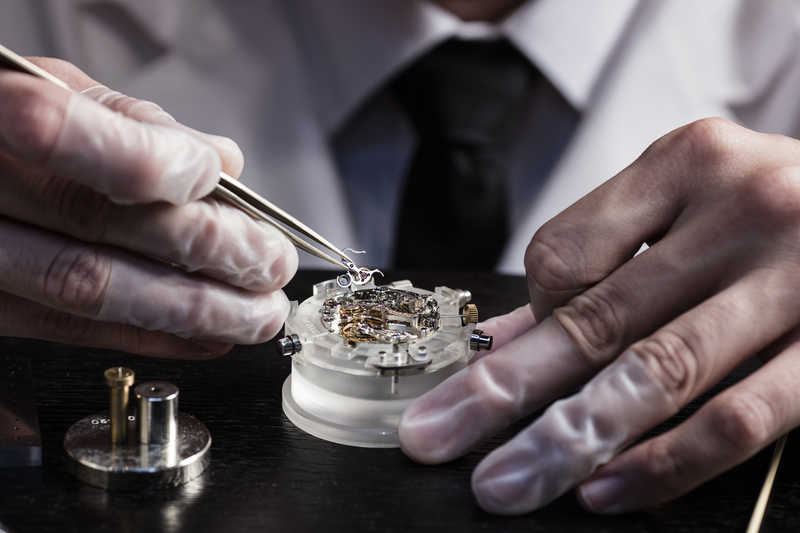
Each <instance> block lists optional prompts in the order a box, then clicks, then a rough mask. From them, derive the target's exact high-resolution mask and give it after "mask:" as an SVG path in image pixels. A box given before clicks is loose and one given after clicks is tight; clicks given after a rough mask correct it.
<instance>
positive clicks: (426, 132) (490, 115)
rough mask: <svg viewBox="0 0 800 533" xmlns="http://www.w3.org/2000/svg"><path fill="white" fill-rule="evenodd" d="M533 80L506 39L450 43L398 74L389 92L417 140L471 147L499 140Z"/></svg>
mask: <svg viewBox="0 0 800 533" xmlns="http://www.w3.org/2000/svg"><path fill="white" fill-rule="evenodd" d="M535 78H536V72H535V70H534V67H533V66H532V65H531V64H530V63H529V62H528V61H527V59H526V58H525V57H524V56H523V55H522V54H521V53H520V52H519V51H518V50H517V49H516V48H515V47H514V46H513V45H511V43H509V42H508V41H507V40H505V39H503V40H493V41H467V40H462V39H450V40H448V41H446V42H444V43H442V44H440V45H439V46H437V47H436V48H434V49H433V50H432V51H430V52H428V53H427V54H426V55H424V56H423V57H422V58H420V59H419V60H417V61H416V62H415V63H414V64H413V65H411V66H410V67H409V68H408V69H407V70H406V71H405V72H403V73H401V74H400V75H399V76H398V77H397V79H396V80H395V81H394V82H393V85H392V89H393V91H394V93H395V96H396V97H397V99H398V101H399V102H400V104H401V105H402V106H403V107H404V108H405V110H406V112H407V114H408V116H409V117H410V118H411V121H412V122H413V123H414V126H415V127H416V129H417V131H418V133H419V135H420V136H421V137H438V138H440V139H441V140H444V141H447V142H449V143H451V144H463V145H466V146H471V147H476V146H483V145H487V144H491V143H493V142H495V141H496V140H497V138H498V137H499V136H502V135H503V133H504V131H503V130H504V126H505V125H506V124H507V123H509V122H510V120H509V119H510V118H511V115H513V114H514V110H515V108H516V105H517V104H518V103H519V102H520V100H521V99H523V98H525V96H526V95H527V94H529V91H530V89H531V88H532V86H533V83H534V81H535Z"/></svg>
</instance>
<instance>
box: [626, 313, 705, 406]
mask: <svg viewBox="0 0 800 533" xmlns="http://www.w3.org/2000/svg"><path fill="white" fill-rule="evenodd" d="M699 346H700V341H699V340H698V339H695V338H694V337H693V336H692V335H691V334H690V333H688V332H678V331H677V330H676V329H674V328H665V329H662V330H661V331H659V332H657V333H656V334H654V335H652V336H651V337H648V338H647V339H644V340H642V341H640V342H637V343H636V344H634V345H633V346H631V352H632V354H633V355H634V356H635V357H637V358H638V359H640V360H641V361H642V363H644V365H645V366H646V367H647V368H648V369H649V370H650V372H651V373H652V374H653V376H654V377H655V379H656V380H657V381H658V382H659V383H661V384H662V385H663V386H664V388H665V389H666V391H667V393H668V394H669V395H670V397H672V398H673V399H674V400H675V401H676V403H677V404H678V405H682V403H683V400H684V399H685V398H686V397H687V396H688V395H689V394H691V392H692V390H693V387H694V384H695V383H696V381H697V374H698V369H699V356H700V353H699V350H700V348H699Z"/></svg>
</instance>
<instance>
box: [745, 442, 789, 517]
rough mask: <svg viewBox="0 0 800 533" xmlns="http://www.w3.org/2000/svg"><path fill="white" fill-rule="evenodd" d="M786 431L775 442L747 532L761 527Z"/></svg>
mask: <svg viewBox="0 0 800 533" xmlns="http://www.w3.org/2000/svg"><path fill="white" fill-rule="evenodd" d="M788 436H789V435H788V433H787V434H786V435H784V436H783V437H781V438H780V439H778V442H776V443H775V451H774V452H773V453H772V460H771V461H770V463H769V470H767V477H766V478H765V479H764V485H762V487H761V493H759V495H758V501H756V506H755V508H753V514H752V516H751V517H750V523H749V524H747V533H758V531H759V530H760V529H761V521H762V520H764V513H765V511H766V510H767V502H768V501H769V495H770V493H771V492H772V485H773V483H774V482H775V475H776V474H777V473H778V466H780V464H781V457H782V456H783V449H784V448H785V447H786V437H788Z"/></svg>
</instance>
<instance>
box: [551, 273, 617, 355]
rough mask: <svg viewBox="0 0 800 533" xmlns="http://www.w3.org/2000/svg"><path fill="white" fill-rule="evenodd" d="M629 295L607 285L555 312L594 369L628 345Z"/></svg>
mask: <svg viewBox="0 0 800 533" xmlns="http://www.w3.org/2000/svg"><path fill="white" fill-rule="evenodd" d="M625 307H626V306H625V296H624V294H623V291H622V290H620V289H619V288H617V287H616V285H614V284H613V283H611V282H608V281H606V282H604V283H601V284H599V285H596V286H594V287H592V288H591V289H589V290H587V291H585V292H583V293H582V294H579V295H578V296H576V297H574V298H573V299H572V300H570V301H569V303H568V304H567V305H566V306H564V307H560V308H558V309H556V310H555V311H554V315H555V317H556V318H557V319H558V321H559V322H560V323H561V325H562V326H563V327H564V329H565V330H566V331H567V333H568V334H569V335H570V336H571V337H572V338H573V340H574V341H575V342H576V344H577V345H578V348H579V352H580V355H581V356H582V357H583V358H584V359H585V362H586V363H588V364H589V366H590V368H596V367H599V366H603V365H605V364H606V363H607V362H608V361H609V359H610V358H611V357H613V356H614V355H615V354H616V353H618V352H619V351H620V350H621V348H622V346H624V345H625V344H626V339H627V337H628V333H627V329H628V325H627V320H626V318H625Z"/></svg>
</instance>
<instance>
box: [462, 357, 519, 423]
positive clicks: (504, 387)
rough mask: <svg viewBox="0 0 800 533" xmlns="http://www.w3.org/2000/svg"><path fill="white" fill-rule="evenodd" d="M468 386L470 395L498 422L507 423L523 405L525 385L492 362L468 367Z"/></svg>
mask: <svg viewBox="0 0 800 533" xmlns="http://www.w3.org/2000/svg"><path fill="white" fill-rule="evenodd" d="M467 385H468V387H469V390H470V391H471V395H472V396H473V397H476V398H480V400H481V402H482V403H483V404H484V406H485V408H486V409H487V410H488V411H489V412H491V413H492V416H493V417H496V418H497V419H498V420H499V421H503V422H510V421H511V420H513V419H514V418H516V417H517V416H518V415H519V414H520V412H521V410H522V406H523V404H525V385H524V383H523V382H522V381H521V380H520V376H519V375H518V374H517V373H515V372H514V369H511V368H508V367H507V366H503V365H502V364H499V363H498V362H496V361H493V360H492V359H491V358H484V359H481V360H479V361H478V362H476V363H475V364H474V365H472V367H470V369H469V372H468V373H467Z"/></svg>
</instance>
